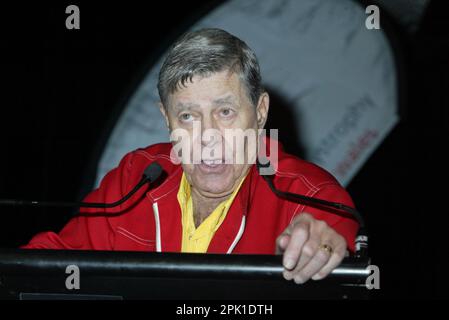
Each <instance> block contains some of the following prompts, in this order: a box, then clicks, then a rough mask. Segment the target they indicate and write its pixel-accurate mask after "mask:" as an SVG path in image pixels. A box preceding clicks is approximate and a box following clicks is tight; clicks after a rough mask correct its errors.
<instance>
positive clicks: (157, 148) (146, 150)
mask: <svg viewBox="0 0 449 320" xmlns="http://www.w3.org/2000/svg"><path fill="white" fill-rule="evenodd" d="M171 148H172V144H171V143H156V144H153V145H150V146H147V147H143V148H139V149H136V150H134V151H132V152H130V153H128V154H127V155H126V156H125V157H124V159H125V161H124V163H123V165H127V166H129V167H133V168H145V167H146V166H148V165H149V164H150V163H152V162H155V161H156V162H158V163H159V164H160V165H161V167H162V168H163V169H164V171H165V172H166V173H168V174H170V173H171V172H172V171H174V170H176V169H177V168H178V167H179V165H176V164H174V163H173V162H172V161H171V159H170V152H171Z"/></svg>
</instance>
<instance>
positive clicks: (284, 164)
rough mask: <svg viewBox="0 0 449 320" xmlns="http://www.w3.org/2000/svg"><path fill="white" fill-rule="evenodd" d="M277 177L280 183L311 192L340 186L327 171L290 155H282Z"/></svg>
mask: <svg viewBox="0 0 449 320" xmlns="http://www.w3.org/2000/svg"><path fill="white" fill-rule="evenodd" d="M276 177H277V178H278V180H279V183H285V184H287V185H289V186H291V187H293V186H298V185H301V186H303V187H304V188H305V189H308V190H310V191H318V190H319V189H321V188H323V187H325V186H327V185H337V186H340V184H339V182H338V181H337V179H336V178H335V177H334V176H333V175H332V174H331V173H329V172H328V171H327V170H326V169H324V168H322V167H320V166H318V165H316V164H314V163H311V162H309V161H306V160H303V159H301V158H298V157H296V156H293V155H290V154H288V153H282V154H281V155H280V157H279V162H278V166H277V169H276ZM301 189H302V188H301Z"/></svg>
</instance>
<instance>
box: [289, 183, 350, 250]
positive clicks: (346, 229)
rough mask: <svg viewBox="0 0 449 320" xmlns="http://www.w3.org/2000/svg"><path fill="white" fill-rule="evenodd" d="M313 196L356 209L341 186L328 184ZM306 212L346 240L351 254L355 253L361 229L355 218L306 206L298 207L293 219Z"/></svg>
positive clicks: (343, 213)
mask: <svg viewBox="0 0 449 320" xmlns="http://www.w3.org/2000/svg"><path fill="white" fill-rule="evenodd" d="M312 196H313V197H314V198H319V199H323V200H327V201H332V202H339V203H342V204H345V205H347V206H350V207H352V208H354V203H353V201H352V199H351V197H350V195H349V194H348V192H347V191H346V190H345V189H344V188H343V187H342V186H340V185H339V184H335V183H331V184H326V185H324V186H322V187H320V188H319V189H318V190H317V191H316V192H315V194H313V195H312ZM304 212H306V213H309V214H311V215H312V216H313V217H314V218H315V219H318V220H322V221H325V222H326V223H327V224H328V225H329V226H330V227H332V228H333V229H334V230H335V231H336V232H337V233H339V234H340V235H341V236H343V237H344V238H345V240H346V243H347V246H348V249H349V250H350V251H351V252H354V248H355V245H354V241H355V238H356V235H357V231H358V228H359V224H358V222H357V221H356V220H355V218H354V217H351V216H348V214H347V213H345V212H338V211H337V210H332V209H329V210H328V209H324V208H323V209H321V208H316V207H312V206H304V205H298V206H297V207H296V210H295V213H294V215H293V217H294V216H296V215H297V214H301V213H304ZM293 217H292V218H293Z"/></svg>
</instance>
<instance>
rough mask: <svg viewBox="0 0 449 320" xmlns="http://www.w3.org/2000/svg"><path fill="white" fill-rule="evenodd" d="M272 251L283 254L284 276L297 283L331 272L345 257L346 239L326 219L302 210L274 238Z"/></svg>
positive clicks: (317, 278) (319, 278) (318, 277)
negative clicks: (314, 216) (275, 238)
mask: <svg viewBox="0 0 449 320" xmlns="http://www.w3.org/2000/svg"><path fill="white" fill-rule="evenodd" d="M276 251H277V253H278V254H280V253H283V255H284V257H283V265H284V268H285V270H284V278H285V279H287V280H292V279H293V280H294V281H295V282H296V283H298V284H299V283H304V282H306V281H307V280H309V279H310V278H312V279H313V280H321V279H323V278H325V277H326V276H327V275H328V274H329V273H331V272H332V270H333V269H335V268H336V267H337V266H338V265H339V264H340V263H341V261H342V260H343V258H344V256H345V253H346V240H345V239H344V238H343V237H342V236H341V235H339V234H338V233H337V232H336V231H334V229H332V228H331V227H329V226H328V225H327V223H326V222H324V221H321V220H316V219H315V218H313V217H312V215H310V214H308V213H302V214H300V215H298V216H297V217H295V218H294V219H293V221H292V222H291V224H290V225H289V226H288V227H287V228H286V229H285V231H284V232H283V233H282V234H281V235H280V236H279V237H278V238H277V240H276Z"/></svg>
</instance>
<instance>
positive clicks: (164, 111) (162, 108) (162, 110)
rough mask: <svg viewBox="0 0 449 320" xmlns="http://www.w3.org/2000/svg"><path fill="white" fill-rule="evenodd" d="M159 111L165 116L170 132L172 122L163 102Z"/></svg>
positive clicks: (160, 103)
mask: <svg viewBox="0 0 449 320" xmlns="http://www.w3.org/2000/svg"><path fill="white" fill-rule="evenodd" d="M159 110H160V111H161V113H162V115H163V116H164V119H165V124H166V125H167V128H168V130H170V122H169V121H168V115H167V109H166V108H165V106H164V105H163V104H162V102H159Z"/></svg>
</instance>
